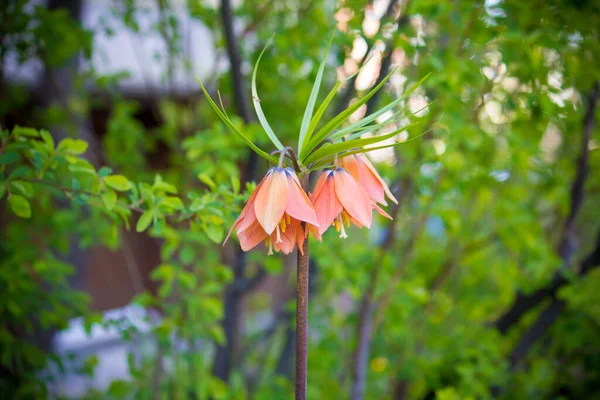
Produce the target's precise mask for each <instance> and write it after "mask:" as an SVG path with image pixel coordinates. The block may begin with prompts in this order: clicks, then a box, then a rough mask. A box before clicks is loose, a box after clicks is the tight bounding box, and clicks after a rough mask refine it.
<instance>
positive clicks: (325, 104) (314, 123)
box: [301, 57, 371, 153]
mask: <svg viewBox="0 0 600 400" xmlns="http://www.w3.org/2000/svg"><path fill="white" fill-rule="evenodd" d="M369 60H371V57H369V59H368V60H367V61H365V62H364V63H363V65H361V67H360V68H358V69H357V70H356V71H355V72H354V73H353V74H352V75H349V76H347V77H345V78H344V79H342V80H339V81H337V82H336V83H335V85H333V88H331V90H330V91H329V93H328V94H327V96H326V97H325V100H323V102H322V103H321V105H320V106H319V108H318V109H317V112H316V113H315V115H314V116H313V117H312V119H311V120H310V125H309V126H308V131H307V134H306V138H305V141H306V142H309V141H310V138H311V136H312V133H313V132H314V131H315V129H316V128H317V125H318V124H319V121H321V118H322V117H323V114H325V111H326V110H327V107H329V103H331V100H333V98H334V96H335V95H336V93H337V91H338V89H339V88H340V86H341V84H342V82H344V81H347V80H350V79H352V78H353V77H354V76H355V75H357V74H358V73H359V72H360V71H361V70H362V69H363V68H364V67H365V66H366V65H367V64H368V63H369ZM313 148H314V146H313ZM311 151H312V148H310V149H308V150H307V149H306V147H305V145H304V144H303V146H302V152H301V153H310V152H311Z"/></svg>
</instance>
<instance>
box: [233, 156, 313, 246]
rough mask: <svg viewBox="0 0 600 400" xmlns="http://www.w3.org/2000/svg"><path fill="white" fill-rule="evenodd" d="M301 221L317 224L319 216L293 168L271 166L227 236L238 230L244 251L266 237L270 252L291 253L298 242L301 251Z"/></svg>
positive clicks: (303, 235) (302, 237) (303, 232)
mask: <svg viewBox="0 0 600 400" xmlns="http://www.w3.org/2000/svg"><path fill="white" fill-rule="evenodd" d="M302 222H306V223H307V224H310V225H314V226H318V222H317V216H316V214H315V209H314V208H313V206H312V204H311V202H310V200H309V198H308V196H307V195H306V193H305V192H304V190H302V186H301V185H300V181H299V180H298V177H297V176H296V173H295V172H294V171H293V170H292V169H291V168H285V169H284V168H281V167H275V168H271V169H270V170H269V171H268V172H267V175H266V176H265V177H264V178H263V180H262V181H261V182H260V183H259V184H258V186H257V187H256V189H255V190H254V192H253V193H252V194H251V195H250V198H249V199H248V203H247V204H246V206H245V207H244V209H243V210H242V212H241V213H240V215H239V216H238V218H237V219H236V220H235V222H234V224H233V226H232V227H231V229H230V230H229V233H228V234H227V238H225V242H224V243H223V244H225V243H226V242H227V240H228V239H229V236H230V235H231V233H232V232H233V229H234V228H235V229H236V232H237V235H238V238H239V239H240V245H241V247H242V250H244V251H248V250H250V249H252V248H253V247H255V246H256V245H258V244H259V243H260V242H262V241H263V240H264V241H265V243H266V245H267V246H268V247H269V254H272V253H273V249H275V251H282V252H283V253H285V254H289V253H290V252H291V251H292V250H293V249H294V247H295V245H296V244H298V246H299V248H300V250H301V251H302V243H303V241H304V237H305V231H304V228H303V227H302Z"/></svg>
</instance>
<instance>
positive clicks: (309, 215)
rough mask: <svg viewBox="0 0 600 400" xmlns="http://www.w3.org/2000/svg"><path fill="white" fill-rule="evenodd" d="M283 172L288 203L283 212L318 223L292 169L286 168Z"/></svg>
mask: <svg viewBox="0 0 600 400" xmlns="http://www.w3.org/2000/svg"><path fill="white" fill-rule="evenodd" d="M285 173H286V175H287V179H288V183H289V193H288V203H287V206H286V208H285V212H286V213H288V214H289V215H290V216H291V217H293V218H296V219H298V220H300V221H305V222H308V223H310V224H313V225H318V224H319V223H318V222H317V215H316V214H315V209H314V208H313V205H312V203H311V202H310V199H309V198H308V196H307V195H306V193H305V192H304V190H303V189H302V186H301V185H300V181H298V178H297V177H296V174H295V173H294V172H293V171H291V172H289V171H287V169H286V171H285Z"/></svg>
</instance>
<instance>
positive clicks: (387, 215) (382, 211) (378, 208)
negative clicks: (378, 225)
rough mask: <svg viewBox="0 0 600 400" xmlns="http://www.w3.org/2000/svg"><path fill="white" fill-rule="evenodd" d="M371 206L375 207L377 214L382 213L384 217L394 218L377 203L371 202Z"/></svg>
mask: <svg viewBox="0 0 600 400" xmlns="http://www.w3.org/2000/svg"><path fill="white" fill-rule="evenodd" d="M371 205H372V206H373V208H374V209H375V211H377V212H378V213H379V215H382V216H384V217H386V218H387V219H394V218H392V216H391V215H390V214H388V213H386V212H385V211H384V210H383V209H382V208H381V207H379V206H378V205H377V204H375V203H372V204H371Z"/></svg>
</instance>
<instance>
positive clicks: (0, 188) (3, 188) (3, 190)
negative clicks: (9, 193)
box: [0, 183, 6, 200]
mask: <svg viewBox="0 0 600 400" xmlns="http://www.w3.org/2000/svg"><path fill="white" fill-rule="evenodd" d="M4 193H6V186H5V185H4V183H2V184H0V200H2V198H3V197H4Z"/></svg>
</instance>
